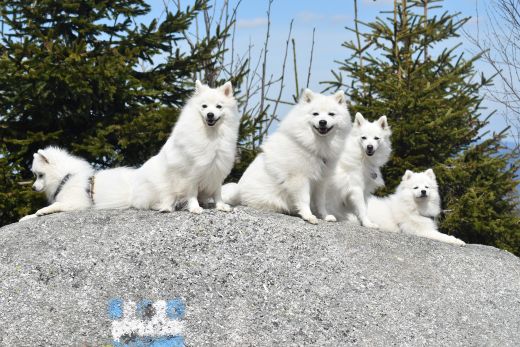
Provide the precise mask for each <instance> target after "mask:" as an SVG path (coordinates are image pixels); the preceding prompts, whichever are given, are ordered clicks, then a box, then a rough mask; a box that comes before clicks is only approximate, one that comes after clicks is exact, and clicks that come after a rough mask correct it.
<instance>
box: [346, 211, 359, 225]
mask: <svg viewBox="0 0 520 347" xmlns="http://www.w3.org/2000/svg"><path fill="white" fill-rule="evenodd" d="M346 218H347V221H349V222H351V223H356V224H359V220H358V218H357V217H356V215H355V214H353V213H347V217H346Z"/></svg>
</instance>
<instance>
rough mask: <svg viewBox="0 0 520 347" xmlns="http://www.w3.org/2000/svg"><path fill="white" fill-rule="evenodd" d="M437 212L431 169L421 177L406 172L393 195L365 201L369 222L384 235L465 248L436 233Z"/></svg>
mask: <svg viewBox="0 0 520 347" xmlns="http://www.w3.org/2000/svg"><path fill="white" fill-rule="evenodd" d="M440 211H441V207H440V196H439V192H438V186H437V181H436V178H435V174H434V172H433V170H432V169H428V170H426V171H424V172H420V173H414V172H412V171H409V170H407V171H406V173H405V174H404V176H403V179H402V181H401V183H400V184H399V186H398V187H397V190H396V192H395V193H394V194H392V195H390V196H388V197H386V198H378V197H371V198H369V199H368V216H369V218H370V220H372V221H374V222H375V223H377V224H378V225H379V226H380V228H381V229H383V230H385V231H390V232H404V233H407V234H413V235H417V236H420V237H426V238H429V239H432V240H437V241H442V242H447V243H452V244H456V245H464V244H465V243H464V241H462V240H459V239H457V238H455V237H454V236H451V235H446V234H443V233H440V232H439V231H438V230H437V224H436V222H435V218H436V217H437V216H438V215H439V213H440Z"/></svg>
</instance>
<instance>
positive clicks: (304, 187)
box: [223, 89, 352, 224]
mask: <svg viewBox="0 0 520 347" xmlns="http://www.w3.org/2000/svg"><path fill="white" fill-rule="evenodd" d="M351 127H352V121H351V119H350V114H349V112H348V109H347V105H346V101H345V94H344V92H343V91H340V92H337V93H336V94H334V95H331V96H324V95H321V94H315V93H313V92H312V91H310V90H309V89H306V90H305V91H304V92H303V94H302V96H301V98H300V100H299V102H298V104H297V105H296V106H295V107H294V108H293V109H292V110H291V111H290V112H289V114H288V115H287V116H286V117H285V119H284V120H283V121H282V122H281V123H280V126H279V128H278V130H277V132H276V133H274V134H273V135H272V136H271V137H269V138H268V139H267V141H266V143H265V145H264V146H263V147H262V153H260V154H259V155H258V156H257V157H256V158H255V160H254V161H253V162H252V163H251V165H250V166H249V167H248V168H247V170H246V171H245V172H244V175H243V176H242V178H241V179H240V181H239V182H238V184H235V183H231V184H226V185H225V186H224V187H223V199H224V201H225V202H227V203H229V204H232V205H237V204H243V205H247V206H251V207H255V208H259V209H267V210H272V211H275V212H281V213H290V214H294V213H297V214H299V215H300V216H301V217H302V218H303V219H304V220H306V221H308V222H309V223H312V224H316V223H317V222H318V219H317V218H316V216H315V215H314V213H313V212H315V213H317V214H319V215H320V217H321V218H323V219H325V220H326V221H336V218H335V217H334V216H333V215H330V214H329V213H328V212H327V210H326V204H325V193H326V191H325V188H326V185H327V180H328V178H329V176H330V175H331V174H332V170H333V168H334V167H335V165H336V162H337V160H338V158H339V155H340V153H341V150H342V149H343V144H344V142H345V137H346V135H347V133H348V132H349V131H350V129H351Z"/></svg>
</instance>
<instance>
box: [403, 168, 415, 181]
mask: <svg viewBox="0 0 520 347" xmlns="http://www.w3.org/2000/svg"><path fill="white" fill-rule="evenodd" d="M412 176H413V171H410V170H406V171H405V173H404V176H403V181H407V180H409V179H410V178H412Z"/></svg>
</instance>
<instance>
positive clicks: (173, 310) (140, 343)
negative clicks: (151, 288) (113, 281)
mask: <svg viewBox="0 0 520 347" xmlns="http://www.w3.org/2000/svg"><path fill="white" fill-rule="evenodd" d="M185 310H186V307H185V305H184V302H183V301H182V300H181V299H179V298H176V299H173V300H158V301H151V300H141V301H139V302H133V301H123V300H121V299H112V300H110V301H109V302H108V317H109V318H110V320H111V321H112V339H113V345H114V346H115V347H184V337H183V336H182V332H183V329H184V323H183V321H182V319H183V318H184V313H185Z"/></svg>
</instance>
